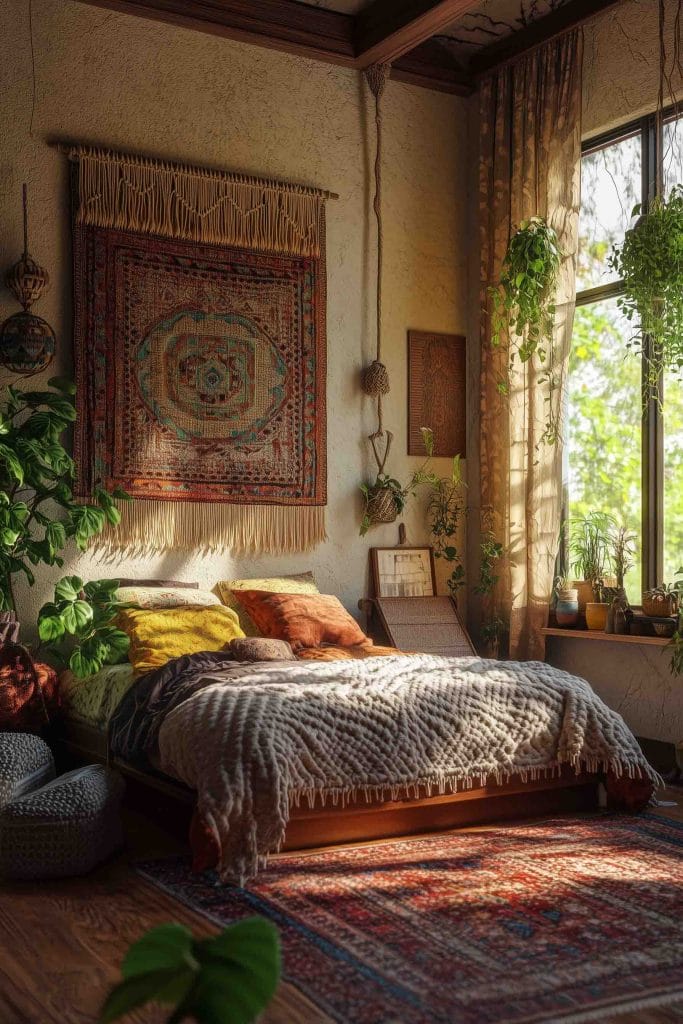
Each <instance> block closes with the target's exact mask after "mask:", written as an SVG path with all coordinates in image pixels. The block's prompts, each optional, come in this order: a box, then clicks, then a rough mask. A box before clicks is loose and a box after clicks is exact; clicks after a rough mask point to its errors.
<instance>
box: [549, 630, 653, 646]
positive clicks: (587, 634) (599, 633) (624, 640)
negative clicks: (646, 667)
mask: <svg viewBox="0 0 683 1024" xmlns="http://www.w3.org/2000/svg"><path fill="white" fill-rule="evenodd" d="M541 633H543V635H544V636H561V637H564V638H565V639H567V640H606V641H607V642H608V643H611V644H646V645H654V646H656V647H666V645H667V644H670V643H671V638H670V637H663V636H621V635H619V634H617V633H605V632H604V630H602V629H560V627H559V626H548V627H546V628H545V629H542V630H541Z"/></svg>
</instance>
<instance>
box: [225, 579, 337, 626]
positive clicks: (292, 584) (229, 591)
mask: <svg viewBox="0 0 683 1024" xmlns="http://www.w3.org/2000/svg"><path fill="white" fill-rule="evenodd" d="M215 589H216V591H217V593H218V596H219V597H220V599H221V601H222V603H223V604H224V605H225V606H226V608H234V609H235V611H236V612H237V614H238V615H239V619H240V625H241V627H242V629H243V630H244V632H245V633H246V635H247V636H258V635H259V634H260V632H261V630H260V629H258V627H257V626H256V624H255V623H254V622H253V621H252V620H251V618H250V616H249V613H248V612H247V610H246V608H245V607H244V605H243V604H242V602H241V601H240V593H241V591H243V590H265V591H268V592H269V593H273V594H319V593H320V591H319V590H318V588H317V586H316V583H315V580H314V578H313V573H312V572H301V573H298V575H295V576H268V577H266V578H265V579H253V580H219V582H218V583H217V584H216V587H215Z"/></svg>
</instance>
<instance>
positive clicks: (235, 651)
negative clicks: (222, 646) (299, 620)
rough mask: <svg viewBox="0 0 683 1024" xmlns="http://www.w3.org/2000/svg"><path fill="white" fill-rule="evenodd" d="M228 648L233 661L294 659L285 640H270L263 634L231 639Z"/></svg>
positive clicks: (294, 656) (292, 652)
mask: <svg viewBox="0 0 683 1024" xmlns="http://www.w3.org/2000/svg"><path fill="white" fill-rule="evenodd" d="M228 648H229V650H230V653H231V654H232V655H233V657H234V659H235V661H296V655H295V654H294V651H293V650H292V648H291V646H290V645H289V644H288V643H287V641H286V640H270V639H268V638H267V637H264V636H246V637H243V638H239V637H238V638H237V639H236V640H231V641H230V643H229V645H228Z"/></svg>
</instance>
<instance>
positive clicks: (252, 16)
mask: <svg viewBox="0 0 683 1024" xmlns="http://www.w3.org/2000/svg"><path fill="white" fill-rule="evenodd" d="M80 2H81V3H87V4H90V5H92V6H95V7H106V8H107V9H108V10H112V11H119V12H120V13H122V14H134V15H138V16H139V17H143V18H152V19H154V20H156V21H163V22H166V23H167V24H171V25H180V26H182V27H183V28H191V29H197V30H199V31H200V32H209V33H211V34H212V35H218V36H225V37H227V38H229V39H238V40H241V41H242V42H246V43H255V44H256V45H257V46H266V47H269V48H270V49H277V50H284V51H286V52H287V53H295V54H299V55H300V56H303V57H311V58H313V59H315V60H323V61H329V62H331V63H333V64H341V65H342V66H345V67H354V66H355V52H354V44H353V28H354V19H353V18H352V17H351V15H348V14H339V13H338V12H336V11H329V10H326V9H325V8H322V7H312V6H310V5H308V4H304V3H297V2H296V0H80Z"/></svg>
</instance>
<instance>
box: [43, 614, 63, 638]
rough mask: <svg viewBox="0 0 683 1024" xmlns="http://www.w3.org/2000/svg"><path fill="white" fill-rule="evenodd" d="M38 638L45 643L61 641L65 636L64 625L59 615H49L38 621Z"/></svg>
mask: <svg viewBox="0 0 683 1024" xmlns="http://www.w3.org/2000/svg"><path fill="white" fill-rule="evenodd" d="M38 636H39V637H40V639H41V640H42V641H43V642H44V643H49V642H51V641H53V640H59V639H61V637H63V636H64V623H63V622H62V619H61V617H60V616H59V615H47V616H44V617H42V618H39V619H38Z"/></svg>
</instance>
